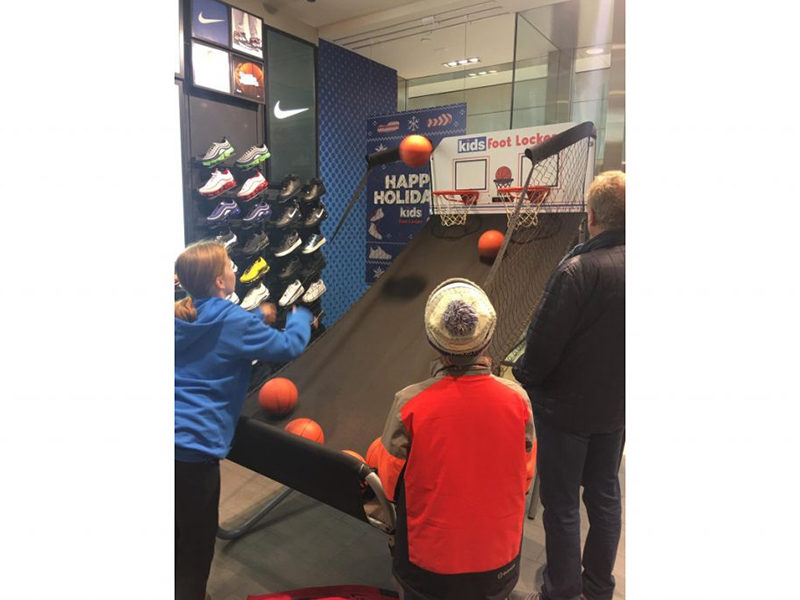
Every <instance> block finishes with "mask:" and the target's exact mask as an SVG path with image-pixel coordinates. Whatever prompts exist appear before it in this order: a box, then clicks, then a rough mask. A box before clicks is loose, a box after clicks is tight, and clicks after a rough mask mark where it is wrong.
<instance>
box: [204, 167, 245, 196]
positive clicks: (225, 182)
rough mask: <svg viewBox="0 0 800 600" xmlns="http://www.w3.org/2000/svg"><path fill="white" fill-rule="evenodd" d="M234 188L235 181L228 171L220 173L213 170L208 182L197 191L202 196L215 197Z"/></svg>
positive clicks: (217, 170)
mask: <svg viewBox="0 0 800 600" xmlns="http://www.w3.org/2000/svg"><path fill="white" fill-rule="evenodd" d="M235 186H236V181H235V180H234V179H233V175H232V174H231V172H230V171H229V170H228V169H223V170H222V171H220V170H219V169H214V172H213V173H212V174H211V177H209V179H208V181H206V183H205V185H204V186H203V187H201V188H200V189H199V190H197V191H198V192H200V193H201V194H202V195H203V196H215V195H217V194H219V193H222V192H224V191H225V190H229V189H231V188H232V187H235Z"/></svg>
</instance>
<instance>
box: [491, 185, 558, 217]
mask: <svg viewBox="0 0 800 600" xmlns="http://www.w3.org/2000/svg"><path fill="white" fill-rule="evenodd" d="M494 183H495V185H496V186H497V195H498V196H500V197H501V198H502V199H503V207H504V208H505V210H506V217H507V218H508V224H509V229H511V221H512V218H513V216H514V211H515V209H516V208H517V205H519V209H518V215H517V223H516V226H515V227H536V225H537V224H538V223H539V216H538V215H539V209H540V208H541V206H542V203H543V202H544V201H545V200H546V199H547V194H548V193H549V192H550V188H549V187H547V186H539V185H529V186H528V188H527V191H526V193H524V194H523V193H522V188H521V187H511V186H510V185H509V183H510V181H508V180H505V179H495V182H494Z"/></svg>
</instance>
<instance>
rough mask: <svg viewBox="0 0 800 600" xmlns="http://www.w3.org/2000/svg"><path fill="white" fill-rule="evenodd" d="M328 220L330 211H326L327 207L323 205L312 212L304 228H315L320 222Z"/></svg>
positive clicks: (304, 223)
mask: <svg viewBox="0 0 800 600" xmlns="http://www.w3.org/2000/svg"><path fill="white" fill-rule="evenodd" d="M327 218H328V211H327V210H325V207H324V206H322V205H321V204H320V205H319V206H318V207H317V208H315V209H314V210H312V211H311V214H310V215H308V218H307V219H306V220H305V221H304V222H303V227H313V226H314V225H317V224H318V223H319V222H320V221H324V220H325V219H327Z"/></svg>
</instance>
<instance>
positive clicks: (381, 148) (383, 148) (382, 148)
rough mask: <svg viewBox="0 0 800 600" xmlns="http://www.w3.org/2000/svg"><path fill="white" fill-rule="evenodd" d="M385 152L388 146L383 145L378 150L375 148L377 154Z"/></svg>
mask: <svg viewBox="0 0 800 600" xmlns="http://www.w3.org/2000/svg"><path fill="white" fill-rule="evenodd" d="M384 150H386V146H384V145H383V144H380V145H379V146H378V147H377V148H375V152H382V151H384Z"/></svg>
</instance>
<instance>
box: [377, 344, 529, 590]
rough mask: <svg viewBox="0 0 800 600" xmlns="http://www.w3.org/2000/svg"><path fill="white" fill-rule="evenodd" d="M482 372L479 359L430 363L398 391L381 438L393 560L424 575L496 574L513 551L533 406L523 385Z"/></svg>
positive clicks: (484, 361)
mask: <svg viewBox="0 0 800 600" xmlns="http://www.w3.org/2000/svg"><path fill="white" fill-rule="evenodd" d="M489 366H490V361H489V359H488V358H484V357H482V358H479V359H476V361H475V362H474V364H472V365H468V366H467V367H453V366H450V367H446V366H444V365H441V364H439V365H437V367H438V368H436V370H435V371H434V376H433V377H432V378H431V379H428V380H426V381H423V382H421V383H417V384H414V385H411V386H409V387H407V388H405V389H403V390H401V391H400V392H398V393H397V394H396V396H395V401H394V405H393V406H392V410H391V412H390V413H389V416H388V418H387V421H386V426H385V428H384V431H383V436H382V438H381V442H382V445H381V447H380V448H379V450H378V455H379V462H378V474H379V476H380V478H381V481H382V483H383V486H384V488H385V491H386V494H387V497H388V498H389V499H391V500H397V499H398V496H399V500H400V501H399V502H398V513H399V516H398V535H397V540H398V544H399V545H402V546H404V547H402V548H400V549H399V550H400V551H399V555H400V556H406V555H407V558H408V561H409V562H410V563H412V565H415V566H416V567H418V568H419V569H422V570H424V571H426V572H429V573H432V574H440V575H453V574H467V573H473V574H474V573H483V572H488V571H494V570H497V569H503V568H504V567H507V565H509V563H511V562H512V561H514V560H515V559H517V558H518V556H519V553H520V546H521V543H522V525H523V520H524V512H525V494H526V492H527V490H528V488H529V487H530V482H531V479H532V476H533V465H534V461H535V453H534V443H533V422H532V417H531V407H530V401H529V399H528V396H527V394H526V393H525V391H524V390H523V389H522V387H521V386H519V385H518V384H516V383H514V382H512V381H509V380H507V379H501V378H499V377H495V376H494V375H492V374H491V371H490V369H489ZM401 487H402V489H400V488H401ZM401 529H402V531H401ZM406 551H407V554H406ZM395 554H396V556H395V559H396V560H395V566H396V567H397V555H398V552H396V553H395ZM401 569H402V565H401ZM505 570H506V571H509V572H510V571H511V569H510V568H506V569H505ZM514 574H515V575H516V574H517V573H516V572H515V573H514ZM401 575H402V573H401ZM503 578H504V574H503V573H497V572H493V573H492V577H491V579H493V580H494V581H495V582H497V581H498V579H503ZM514 579H515V580H516V577H515V578H514ZM512 587H513V586H512Z"/></svg>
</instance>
